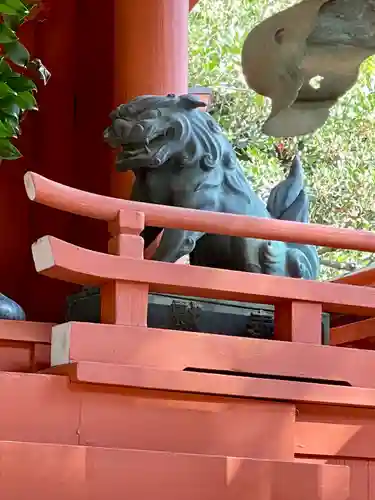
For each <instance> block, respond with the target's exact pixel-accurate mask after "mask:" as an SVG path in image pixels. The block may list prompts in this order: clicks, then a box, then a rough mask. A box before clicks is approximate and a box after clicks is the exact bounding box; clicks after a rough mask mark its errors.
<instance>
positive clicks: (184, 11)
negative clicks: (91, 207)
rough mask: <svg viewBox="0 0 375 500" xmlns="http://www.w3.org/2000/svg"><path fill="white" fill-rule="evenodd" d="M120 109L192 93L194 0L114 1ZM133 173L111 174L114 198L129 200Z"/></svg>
mask: <svg viewBox="0 0 375 500" xmlns="http://www.w3.org/2000/svg"><path fill="white" fill-rule="evenodd" d="M114 2H115V3H114V5H115V12H114V18H115V26H114V31H115V37H114V39H115V47H114V50H115V72H114V86H115V89H114V91H115V105H118V104H121V103H123V102H126V101H129V100H130V99H132V98H134V97H136V96H139V95H142V94H156V95H157V94H161V95H163V94H168V93H174V94H183V93H186V92H187V90H188V20H189V10H190V2H189V0H157V1H155V0H137V1H136V2H135V1H134V2H131V1H124V0H114ZM131 187H132V174H131V173H129V174H118V173H117V172H115V171H114V170H113V173H112V175H111V193H112V195H113V196H117V197H121V198H127V197H129V195H130V192H131Z"/></svg>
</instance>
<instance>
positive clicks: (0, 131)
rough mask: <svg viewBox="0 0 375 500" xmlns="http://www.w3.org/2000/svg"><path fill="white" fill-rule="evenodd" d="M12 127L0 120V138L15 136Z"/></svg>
mask: <svg viewBox="0 0 375 500" xmlns="http://www.w3.org/2000/svg"><path fill="white" fill-rule="evenodd" d="M15 136H16V134H15V133H14V130H13V127H12V126H11V125H10V124H9V123H7V122H6V121H0V139H4V138H11V137H15Z"/></svg>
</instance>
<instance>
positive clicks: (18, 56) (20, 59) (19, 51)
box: [4, 40, 30, 68]
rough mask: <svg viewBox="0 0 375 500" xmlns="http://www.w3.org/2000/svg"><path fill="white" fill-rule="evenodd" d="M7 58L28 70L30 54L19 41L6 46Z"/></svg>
mask: <svg viewBox="0 0 375 500" xmlns="http://www.w3.org/2000/svg"><path fill="white" fill-rule="evenodd" d="M4 51H5V54H6V56H7V57H8V58H9V59H10V60H11V61H12V62H13V63H14V64H17V66H22V67H23V68H26V66H27V65H28V64H29V60H30V53H29V51H28V50H27V49H26V47H25V46H24V45H22V43H20V42H19V41H18V40H16V41H15V42H12V43H8V44H6V45H5V46H4Z"/></svg>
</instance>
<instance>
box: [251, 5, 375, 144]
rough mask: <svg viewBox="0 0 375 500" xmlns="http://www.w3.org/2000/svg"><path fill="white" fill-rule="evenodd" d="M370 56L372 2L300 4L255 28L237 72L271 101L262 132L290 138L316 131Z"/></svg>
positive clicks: (374, 30)
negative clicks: (241, 73) (240, 71)
mask: <svg viewBox="0 0 375 500" xmlns="http://www.w3.org/2000/svg"><path fill="white" fill-rule="evenodd" d="M374 53H375V1H374V0H303V1H302V2H300V3H298V4H296V5H294V6H292V7H290V8H288V9H286V10H283V11H282V12H279V13H278V14H276V15H274V16H272V17H270V18H268V19H266V20H265V21H263V22H262V23H260V24H259V25H257V26H256V27H255V28H254V29H253V30H252V31H251V32H250V34H249V35H248V37H247V39H246V40H245V43H244V46H243V51H242V68H243V73H244V76H245V79H246V81H247V84H248V85H249V87H250V88H252V89H253V90H255V91H256V92H257V93H259V94H261V95H263V96H266V97H269V98H270V99H271V100H272V111H271V113H270V115H269V117H268V119H267V120H266V122H265V124H264V126H263V131H264V132H265V133H266V134H267V135H270V136H275V137H281V136H284V137H293V136H301V135H305V134H308V133H311V132H314V131H315V130H316V129H318V128H320V127H321V126H322V125H324V123H325V122H326V120H327V118H328V116H329V110H330V108H331V107H332V106H334V105H335V104H336V103H337V100H338V99H339V98H340V97H341V96H343V95H344V94H345V93H346V92H347V91H348V90H349V89H350V88H351V87H352V86H353V85H354V84H355V82H356V81H357V78H358V73H359V68H360V65H361V63H362V62H363V61H364V60H365V59H367V58H368V57H370V56H371V55H372V54H374Z"/></svg>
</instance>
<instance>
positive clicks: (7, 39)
mask: <svg viewBox="0 0 375 500" xmlns="http://www.w3.org/2000/svg"><path fill="white" fill-rule="evenodd" d="M16 40H17V35H16V34H15V33H14V32H13V31H12V30H11V29H10V28H8V26H6V25H5V24H2V23H0V43H2V44H6V43H13V42H15V41H16Z"/></svg>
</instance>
